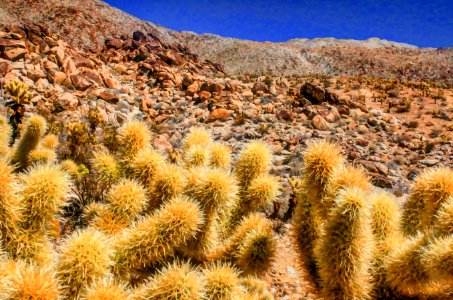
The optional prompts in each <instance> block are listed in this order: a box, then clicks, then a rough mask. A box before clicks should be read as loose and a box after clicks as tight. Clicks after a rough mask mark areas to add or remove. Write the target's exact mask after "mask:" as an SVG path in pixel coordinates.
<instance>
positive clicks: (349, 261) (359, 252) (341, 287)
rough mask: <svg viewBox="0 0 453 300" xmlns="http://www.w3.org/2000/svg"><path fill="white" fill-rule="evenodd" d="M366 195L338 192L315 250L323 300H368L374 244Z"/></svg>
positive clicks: (348, 191) (349, 189) (353, 190)
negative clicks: (323, 232) (334, 204)
mask: <svg viewBox="0 0 453 300" xmlns="http://www.w3.org/2000/svg"><path fill="white" fill-rule="evenodd" d="M368 209H369V208H368V204H367V199H366V195H365V194H364V193H363V192H362V191H361V190H359V189H357V188H347V189H344V190H342V191H341V192H340V194H339V196H338V198H337V199H336V206H335V208H334V210H333V211H332V213H331V216H330V219H329V220H328V222H327V224H326V226H325V234H324V235H323V236H321V240H320V242H319V245H318V246H317V247H316V248H315V256H316V259H317V262H318V265H319V275H320V278H321V281H322V295H323V297H324V298H326V299H369V298H370V292H371V284H370V274H369V269H370V267H371V259H372V251H373V241H372V233H371V230H370V227H369V224H368Z"/></svg>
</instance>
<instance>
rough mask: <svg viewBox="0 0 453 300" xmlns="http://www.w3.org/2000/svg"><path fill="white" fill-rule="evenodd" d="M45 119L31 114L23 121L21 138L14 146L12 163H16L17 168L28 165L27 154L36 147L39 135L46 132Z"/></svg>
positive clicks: (21, 168)
mask: <svg viewBox="0 0 453 300" xmlns="http://www.w3.org/2000/svg"><path fill="white" fill-rule="evenodd" d="M46 127H47V124H46V121H45V120H44V118H43V117H41V116H32V117H30V118H29V119H28V120H27V122H26V123H25V127H24V129H23V132H22V135H21V138H20V139H19V142H18V143H17V145H16V146H15V147H14V150H13V155H12V163H13V164H16V165H17V168H18V169H19V170H23V169H25V168H26V167H27V166H28V165H29V162H28V154H29V153H30V152H31V151H32V150H34V149H36V147H38V144H39V141H40V139H41V137H42V136H43V135H44V133H45V132H46Z"/></svg>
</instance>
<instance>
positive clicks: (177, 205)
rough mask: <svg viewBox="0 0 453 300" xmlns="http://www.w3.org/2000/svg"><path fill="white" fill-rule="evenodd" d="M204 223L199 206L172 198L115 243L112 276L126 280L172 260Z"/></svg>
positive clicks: (188, 201)
mask: <svg viewBox="0 0 453 300" xmlns="http://www.w3.org/2000/svg"><path fill="white" fill-rule="evenodd" d="M202 223H203V218H202V212H201V210H200V208H199V206H198V205H197V204H196V203H194V202H193V201H191V200H189V199H186V198H182V197H180V198H175V199H172V200H171V201H169V202H168V203H167V204H166V205H165V206H163V207H162V208H160V209H159V210H158V211H156V212H155V213H154V214H153V215H152V216H148V217H145V218H144V219H143V220H141V221H139V222H137V224H135V225H134V226H133V227H131V228H129V229H126V231H124V232H123V233H122V235H121V237H119V238H118V239H119V240H118V242H116V243H115V250H116V251H115V256H114V261H115V273H116V274H118V275H120V276H122V277H126V278H127V276H128V273H130V272H131V271H133V270H134V269H141V268H144V267H146V266H148V265H151V264H153V263H156V262H158V261H161V260H162V259H164V258H167V257H169V256H171V255H172V254H173V253H174V250H175V248H176V247H178V246H181V245H182V244H184V242H185V241H187V240H188V239H190V238H191V237H193V236H194V235H195V234H196V232H197V231H198V230H199V228H200V226H201V225H202Z"/></svg>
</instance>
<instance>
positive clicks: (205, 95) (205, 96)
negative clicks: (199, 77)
mask: <svg viewBox="0 0 453 300" xmlns="http://www.w3.org/2000/svg"><path fill="white" fill-rule="evenodd" d="M198 97H200V100H201V101H206V100H208V99H210V98H211V93H210V92H208V91H201V92H200V93H198Z"/></svg>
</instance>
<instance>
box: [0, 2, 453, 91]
mask: <svg viewBox="0 0 453 300" xmlns="http://www.w3.org/2000/svg"><path fill="white" fill-rule="evenodd" d="M0 17H1V19H2V20H3V22H4V23H15V24H20V23H30V22H34V23H42V24H43V25H45V26H46V27H48V28H49V29H50V30H52V31H53V32H55V33H56V34H58V35H60V36H61V37H62V38H63V39H64V40H65V41H67V42H68V43H69V44H70V45H72V46H75V47H79V48H82V49H84V50H90V51H92V52H95V51H98V50H99V49H101V48H102V46H103V44H104V42H105V40H106V39H110V38H112V37H120V36H121V35H128V34H129V33H130V32H133V31H135V30H141V31H143V32H150V33H153V34H154V35H156V36H157V37H159V39H160V41H161V42H164V43H167V44H178V43H179V44H183V45H185V46H188V47H189V48H190V49H191V51H192V52H193V53H194V54H197V55H199V56H200V57H201V58H202V59H208V60H210V61H212V62H215V63H219V64H221V65H223V66H224V69H225V71H226V72H227V73H229V74H258V75H263V74H268V75H276V76H279V75H299V76H300V75H302V76H304V75H310V74H322V75H328V76H337V75H349V76H374V77H382V78H395V77H397V78H400V79H403V80H425V81H437V82H443V83H445V84H448V85H449V86H452V85H453V81H452V80H453V79H452V78H453V49H418V48H416V47H413V46H410V45H407V44H402V43H395V42H390V41H385V40H380V39H376V38H374V39H373V38H372V39H368V40H365V41H354V40H337V39H329V38H325V39H312V40H307V39H294V40H290V41H288V42H286V43H260V42H252V41H245V40H238V39H231V38H224V37H220V36H216V35H211V34H201V35H198V34H194V33H191V32H176V31H173V30H170V29H167V28H164V27H161V26H157V25H155V24H152V23H150V22H145V21H142V20H139V19H137V18H134V17H132V16H130V15H128V14H126V13H124V12H122V11H120V10H117V9H115V8H113V7H111V6H109V5H107V4H106V3H104V2H102V1H99V0H76V1H69V0H48V1H44V2H43V1H38V0H27V1H18V0H4V1H2V6H1V7H0ZM151 21H152V20H151Z"/></svg>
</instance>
